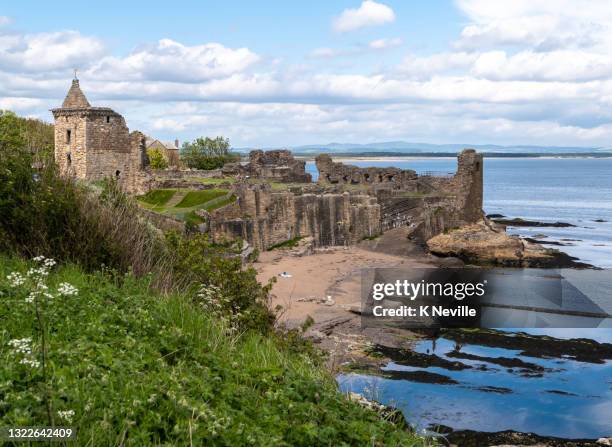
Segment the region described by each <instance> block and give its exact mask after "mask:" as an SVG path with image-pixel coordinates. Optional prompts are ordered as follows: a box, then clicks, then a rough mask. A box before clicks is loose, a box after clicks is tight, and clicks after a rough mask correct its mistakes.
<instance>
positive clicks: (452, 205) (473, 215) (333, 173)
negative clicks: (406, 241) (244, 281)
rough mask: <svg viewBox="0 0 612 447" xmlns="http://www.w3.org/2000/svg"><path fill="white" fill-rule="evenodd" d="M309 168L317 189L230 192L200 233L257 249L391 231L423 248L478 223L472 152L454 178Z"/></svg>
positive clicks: (324, 164) (477, 167) (325, 162)
mask: <svg viewBox="0 0 612 447" xmlns="http://www.w3.org/2000/svg"><path fill="white" fill-rule="evenodd" d="M254 152H255V153H253V152H251V160H253V159H256V160H257V159H260V158H261V151H254ZM291 158H293V157H291ZM284 162H286V159H283V163H284ZM302 163H303V162H302ZM316 164H317V168H318V170H319V180H318V183H317V184H312V183H309V182H306V183H304V184H303V186H301V187H295V186H294V187H292V188H289V189H288V190H285V191H275V190H273V189H272V188H271V186H270V184H267V183H263V184H262V183H255V184H249V183H246V182H245V183H239V184H237V185H235V186H234V194H235V195H236V196H237V197H238V200H237V201H236V202H235V203H234V204H231V205H228V206H227V207H224V208H222V209H219V210H216V211H215V212H213V213H211V214H210V215H208V216H206V217H207V218H208V227H207V231H209V233H210V234H211V235H212V237H213V239H215V240H223V239H233V238H237V237H240V238H242V239H244V240H246V241H248V242H249V243H251V244H252V245H254V246H255V247H258V248H260V249H266V248H269V247H271V246H274V245H277V244H280V243H282V242H284V241H287V240H291V239H294V238H299V237H312V238H313V242H314V245H315V246H330V245H351V244H354V243H357V242H359V241H360V240H363V239H364V238H370V237H375V236H378V235H380V234H381V233H382V232H383V231H386V230H389V229H391V228H396V227H399V226H409V227H410V229H411V232H412V234H413V235H414V236H415V237H417V238H419V239H422V240H427V239H429V238H431V237H432V236H435V235H436V234H439V233H441V232H443V231H445V230H448V229H451V228H456V227H460V226H463V225H466V224H469V223H473V222H477V221H479V220H480V219H482V217H483V213H482V198H483V197H482V181H483V171H482V155H480V154H477V153H476V152H475V151H474V150H473V149H466V150H464V151H463V152H462V153H461V154H459V156H458V169H457V172H456V173H455V174H454V175H446V176H436V175H431V174H430V175H417V173H416V172H415V171H412V170H402V169H398V168H358V167H356V166H349V165H344V164H342V163H335V162H333V160H332V159H331V157H330V156H329V155H320V156H318V157H317V159H316ZM292 166H296V165H293V164H292ZM279 167H280V166H279ZM245 169H251V168H248V167H247V168H245ZM267 169H268V170H267V171H262V172H261V174H262V175H263V176H264V177H265V178H267V179H269V180H273V179H278V177H276V176H274V175H267V176H266V172H268V173H269V172H275V168H274V167H272V166H268V168H267ZM300 169H301V171H296V172H293V174H292V175H293V178H306V177H305V175H308V174H306V173H305V171H304V166H303V165H300ZM249 172H253V171H249ZM308 180H310V179H308ZM347 185H350V186H351V188H349V190H346V189H344V187H345V186H347Z"/></svg>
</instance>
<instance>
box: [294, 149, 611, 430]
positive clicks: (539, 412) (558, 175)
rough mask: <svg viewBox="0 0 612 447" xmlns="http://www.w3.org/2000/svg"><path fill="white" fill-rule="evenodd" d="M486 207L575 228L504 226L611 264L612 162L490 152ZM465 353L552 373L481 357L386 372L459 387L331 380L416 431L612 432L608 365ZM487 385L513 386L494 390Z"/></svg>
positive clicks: (606, 338) (415, 163) (599, 332)
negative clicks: (525, 370)
mask: <svg viewBox="0 0 612 447" xmlns="http://www.w3.org/2000/svg"><path fill="white" fill-rule="evenodd" d="M346 163H350V164H353V165H356V166H360V167H365V166H379V167H384V166H395V167H398V168H402V169H413V170H415V171H417V173H423V172H426V171H434V172H441V173H453V172H455V170H456V165H457V161H456V159H455V158H425V159H418V158H393V159H388V160H382V161H381V160H376V161H369V160H368V161H363V160H351V161H346ZM306 169H307V171H308V172H310V173H311V174H313V178H315V179H316V177H317V170H316V167H315V166H314V163H313V162H307V165H306ZM484 210H485V212H486V213H487V214H502V215H504V216H507V217H509V218H514V217H520V218H523V219H526V220H537V221H544V222H566V223H570V224H572V225H574V227H567V228H553V227H535V228H525V227H516V228H513V227H510V228H508V232H509V233H512V234H518V235H521V236H526V237H533V238H535V239H537V240H539V241H542V242H543V243H544V244H549V246H550V247H551V248H557V249H560V250H562V251H565V252H566V253H568V254H569V255H571V256H574V257H576V258H578V259H579V260H581V261H583V262H586V263H589V264H591V265H594V266H596V267H601V268H612V158H555V157H546V158H486V159H485V161H484ZM558 244H562V245H558ZM610 294H611V296H612V291H610ZM611 299H612V298H611ZM522 330H523V331H525V332H529V333H531V334H534V335H547V336H552V337H557V338H589V339H594V340H597V341H599V342H600V343H612V329H604V328H598V329H584V328H581V329H527V330H524V329H522ZM415 349H416V350H417V351H420V352H427V353H433V354H436V355H438V356H440V357H443V358H445V356H446V355H447V354H449V353H451V352H452V350H453V349H455V347H454V344H453V342H451V341H450V340H447V339H444V338H443V337H440V338H438V339H436V340H425V341H421V342H418V343H417V344H416V346H415ZM461 349H462V351H463V352H464V353H467V354H474V355H478V356H480V357H509V358H520V359H521V360H524V361H526V362H531V363H535V364H538V365H540V366H542V367H544V368H546V370H547V371H548V372H546V373H545V374H544V375H543V376H542V377H534V376H525V375H521V374H520V373H517V371H515V370H512V369H505V368H500V367H499V365H496V364H495V363H491V364H487V362H486V361H482V360H478V361H473V363H474V365H473V366H475V368H473V369H468V370H463V371H449V370H446V369H444V368H438V367H428V368H417V367H408V366H402V365H399V364H396V363H393V362H392V363H390V364H388V365H386V366H385V369H389V370H415V371H419V370H420V371H427V372H433V373H438V374H443V375H446V376H447V377H450V378H452V379H454V381H456V382H457V384H450V385H443V384H432V383H420V382H415V381H409V380H396V379H386V378H382V377H378V376H373V375H367V374H341V375H339V376H338V377H337V380H338V383H339V385H340V388H341V389H342V390H344V391H353V392H359V393H361V394H364V395H365V396H366V397H369V398H372V399H374V400H378V401H380V402H382V403H385V404H389V405H393V406H395V407H397V408H399V409H400V410H401V411H402V412H403V413H404V416H405V417H406V419H407V420H408V422H409V423H410V424H412V425H413V426H414V427H415V429H417V430H419V431H425V432H427V431H428V430H429V429H430V428H431V427H432V426H435V425H438V424H442V425H445V426H449V427H452V428H453V429H455V430H463V429H470V430H477V431H487V432H495V431H502V430H516V431H521V432H533V433H537V434H539V435H542V436H557V437H562V438H572V439H580V438H582V439H584V438H598V437H604V436H606V437H607V436H612V363H611V362H606V363H603V364H595V363H588V362H581V361H576V360H573V359H571V358H569V357H568V358H564V359H558V358H557V359H552V358H551V359H547V358H533V357H528V356H525V355H522V353H520V352H518V351H512V350H508V349H504V348H495V347H486V346H479V345H465V346H462V348H461ZM449 359H450V358H449ZM466 362H468V361H466ZM492 389H507V390H511V392H504V393H499V392H491V391H490V390H492ZM484 390H488V391H484Z"/></svg>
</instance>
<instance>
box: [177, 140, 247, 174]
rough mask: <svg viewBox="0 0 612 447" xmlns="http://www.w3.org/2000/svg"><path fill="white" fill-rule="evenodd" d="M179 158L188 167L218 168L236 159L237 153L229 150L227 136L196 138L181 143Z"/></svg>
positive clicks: (237, 158) (237, 157)
mask: <svg viewBox="0 0 612 447" xmlns="http://www.w3.org/2000/svg"><path fill="white" fill-rule="evenodd" d="M181 159H182V160H183V162H184V163H185V164H186V165H187V166H188V167H190V168H194V169H204V170H211V169H218V168H221V167H223V165H224V164H225V163H228V162H231V161H237V160H239V159H240V156H239V155H236V154H232V153H231V152H230V142H229V140H228V139H227V138H223V137H217V138H214V139H213V138H209V137H206V138H196V139H195V140H194V141H193V142H191V143H189V142H185V143H183V147H182V148H181Z"/></svg>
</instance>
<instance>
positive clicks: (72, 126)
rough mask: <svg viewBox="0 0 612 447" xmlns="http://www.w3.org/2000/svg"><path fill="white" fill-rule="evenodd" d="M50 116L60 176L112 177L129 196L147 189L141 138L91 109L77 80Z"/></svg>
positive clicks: (117, 119)
mask: <svg viewBox="0 0 612 447" xmlns="http://www.w3.org/2000/svg"><path fill="white" fill-rule="evenodd" d="M52 113H53V117H54V119H55V160H56V163H57V164H58V167H59V169H60V172H61V173H62V174H64V175H67V176H71V177H75V178H77V179H82V180H89V181H96V180H102V179H104V178H107V177H112V178H116V179H117V181H118V182H119V184H120V185H121V186H122V187H123V188H124V189H125V190H126V191H127V192H130V193H143V192H146V191H147V190H148V188H149V184H150V181H149V179H148V176H149V174H148V172H146V167H147V164H148V159H147V155H146V147H145V137H144V135H143V134H142V133H140V132H132V133H130V131H129V129H128V127H127V125H126V123H125V120H124V118H123V117H122V116H121V115H120V114H118V113H117V112H115V111H113V110H112V109H109V108H107V107H91V106H90V105H89V102H88V101H87V99H86V98H85V95H84V94H83V92H82V91H81V90H80V87H79V81H78V80H76V79H75V80H73V81H72V86H71V88H70V90H69V92H68V95H67V96H66V99H65V100H64V103H63V104H62V107H60V108H57V109H53V110H52Z"/></svg>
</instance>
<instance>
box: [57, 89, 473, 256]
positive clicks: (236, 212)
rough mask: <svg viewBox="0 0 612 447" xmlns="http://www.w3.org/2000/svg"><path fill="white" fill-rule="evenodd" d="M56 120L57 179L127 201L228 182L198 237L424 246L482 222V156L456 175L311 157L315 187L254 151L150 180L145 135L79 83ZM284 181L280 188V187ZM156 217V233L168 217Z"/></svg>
mask: <svg viewBox="0 0 612 447" xmlns="http://www.w3.org/2000/svg"><path fill="white" fill-rule="evenodd" d="M52 113H53V117H54V119H55V160H56V163H57V164H58V166H59V169H60V172H61V173H62V174H63V175H66V176H69V177H72V178H76V179H81V180H88V181H98V180H102V179H105V178H108V177H111V178H115V179H116V180H117V181H118V183H119V185H120V186H121V187H122V188H123V189H124V190H125V191H126V192H128V193H131V194H143V193H146V192H147V191H149V190H150V189H151V188H184V189H205V188H207V186H205V185H204V184H202V183H201V182H199V181H197V178H196V177H210V176H214V177H218V178H226V179H228V188H230V189H231V191H230V192H229V193H228V197H229V196H230V195H233V196H234V197H235V198H236V200H235V201H233V202H231V203H229V204H227V205H225V206H223V207H221V208H219V209H216V210H214V211H211V212H207V211H204V210H199V211H198V214H199V216H200V217H201V218H203V220H204V223H203V224H201V225H199V230H200V231H206V232H208V233H209V235H210V236H211V238H212V239H213V240H215V241H222V240H227V239H236V238H242V239H243V240H245V241H247V242H249V244H251V245H252V246H254V247H256V248H259V249H268V248H270V247H272V246H275V245H278V244H282V243H283V242H286V241H288V240H291V239H296V238H302V237H310V238H312V241H313V244H314V245H315V246H333V245H351V244H355V243H357V242H359V241H361V240H363V239H364V238H371V237H375V236H378V235H380V234H381V233H382V232H384V231H386V230H389V229H391V228H397V227H404V226H405V227H408V228H409V231H410V234H411V235H412V236H414V237H416V238H419V239H422V240H427V239H429V238H431V237H433V236H435V235H437V234H440V233H442V232H444V231H445V230H448V229H451V228H457V227H461V226H464V225H467V224H471V223H475V222H478V221H479V220H481V219H482V217H483V212H482V200H483V194H482V192H483V165H482V155H480V154H477V153H476V152H475V151H474V150H473V149H466V150H464V151H463V152H461V153H460V154H459V155H458V164H457V171H456V173H455V174H454V175H434V174H432V173H429V174H426V175H419V174H417V173H416V172H415V171H413V170H403V169H399V168H394V167H389V168H359V167H357V166H352V165H347V164H343V163H338V162H334V161H333V159H332V158H331V157H330V156H329V155H327V154H322V155H319V156H318V157H317V158H316V166H317V169H318V170H319V178H318V181H317V183H313V182H312V177H311V175H310V174H309V173H307V172H306V170H305V162H304V161H303V160H299V159H296V158H294V156H293V155H292V154H291V152H290V151H288V150H274V151H265V152H264V151H261V150H255V151H251V153H250V154H249V160H248V162H247V163H245V164H243V163H229V164H227V165H226V166H224V167H223V168H222V169H220V170H216V171H211V172H209V171H193V170H183V171H181V170H178V169H173V170H168V171H156V172H155V174H152V173H151V171H150V170H149V168H148V158H147V154H146V142H145V136H144V135H143V134H142V133H141V132H138V131H134V132H130V131H129V129H128V127H127V126H126V123H125V120H124V118H123V117H122V116H121V115H120V114H118V113H117V112H115V111H113V110H112V109H110V108H107V107H92V106H91V105H90V103H89V101H88V100H87V98H86V97H85V95H84V94H83V92H82V91H81V88H80V86H79V81H78V80H77V79H74V80H73V81H72V86H71V87H70V90H69V91H68V94H67V95H66V99H65V100H64V102H63V104H62V107H59V108H56V109H53V110H52ZM229 180H231V181H229ZM230 184H231V185H230ZM282 184H284V185H285V187H283V188H279V187H278V185H282ZM273 186H274V187H273ZM143 213H144V211H143ZM154 217H155V218H152V221H153V222H155V223H156V224H158V225H160V226H163V225H162V224H163V222H164V219H166V220H167V219H168V218H167V216H162V215H156V216H154ZM167 223H168V222H166V224H167ZM170 224H171V225H170V226H171V227H175V226H176V225H179V226H180V225H183V226H184V223H182V222H178V221H174V222H170Z"/></svg>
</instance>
